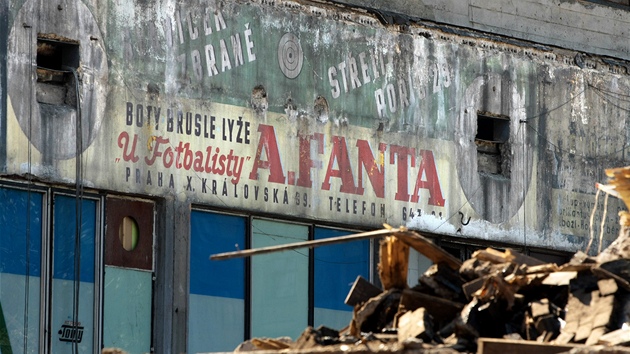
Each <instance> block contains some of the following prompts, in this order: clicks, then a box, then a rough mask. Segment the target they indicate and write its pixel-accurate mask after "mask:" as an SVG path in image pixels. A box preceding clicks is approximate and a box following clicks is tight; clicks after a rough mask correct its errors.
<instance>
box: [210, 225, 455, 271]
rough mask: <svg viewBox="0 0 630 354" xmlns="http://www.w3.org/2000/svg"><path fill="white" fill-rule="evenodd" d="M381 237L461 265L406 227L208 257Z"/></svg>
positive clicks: (429, 255)
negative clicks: (388, 237) (391, 238)
mask: <svg viewBox="0 0 630 354" xmlns="http://www.w3.org/2000/svg"><path fill="white" fill-rule="evenodd" d="M383 236H396V237H397V238H399V239H400V240H401V241H403V242H404V243H406V244H407V245H409V247H411V248H413V249H415V250H416V251H418V252H420V253H421V254H423V255H424V256H425V257H427V258H428V259H430V260H431V261H433V263H445V264H447V265H448V266H449V267H451V268H452V269H459V267H460V266H461V265H462V262H461V261H460V260H459V259H457V258H455V257H454V256H453V255H451V254H450V253H448V252H446V251H445V250H443V249H442V248H440V247H439V246H437V245H435V244H434V243H433V242H431V240H429V239H427V238H425V237H423V236H421V235H420V234H419V233H417V232H415V231H409V230H407V228H406V227H399V228H391V229H389V228H388V229H382V230H375V231H367V232H361V233H358V234H353V235H346V236H338V237H331V238H326V239H321V240H311V241H303V242H296V243H290V244H285V245H278V246H269V247H261V248H254V249H248V250H241V251H234V252H225V253H218V254H214V255H212V256H210V259H212V260H221V259H230V258H239V257H250V256H254V255H258V254H264V253H272V252H280V251H288V250H293V249H297V248H303V247H308V248H314V247H319V246H325V245H333V244H338V243H344V242H351V241H357V240H365V239H371V238H377V237H383Z"/></svg>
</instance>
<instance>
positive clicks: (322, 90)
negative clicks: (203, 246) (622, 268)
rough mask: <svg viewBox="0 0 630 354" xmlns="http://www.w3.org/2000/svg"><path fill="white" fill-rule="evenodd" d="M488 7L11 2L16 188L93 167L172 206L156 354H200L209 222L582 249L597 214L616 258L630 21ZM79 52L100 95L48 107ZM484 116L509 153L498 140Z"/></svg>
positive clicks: (9, 159) (160, 281) (82, 69)
mask: <svg viewBox="0 0 630 354" xmlns="http://www.w3.org/2000/svg"><path fill="white" fill-rule="evenodd" d="M481 3H482V2H481V1H470V2H468V3H464V4H460V2H455V1H454V2H451V3H448V2H446V3H444V2H440V4H441V5H438V3H437V2H435V3H430V4H428V3H427V2H425V3H424V5H423V6H416V4H415V3H414V4H411V3H406V2H396V1H394V2H387V3H384V5H383V4H381V3H379V5H383V6H385V10H387V11H390V12H399V13H406V14H410V15H411V16H413V17H418V18H424V19H428V20H432V21H436V22H448V23H450V24H453V25H460V26H463V27H462V28H458V29H454V28H453V27H445V26H437V25H436V24H435V23H424V22H418V23H412V22H408V23H406V25H404V26H400V23H398V24H383V21H382V20H383V19H384V18H385V17H388V16H389V14H387V13H386V14H385V17H383V16H382V15H381V16H376V15H374V16H373V15H370V14H367V13H366V12H364V11H359V10H357V11H355V10H352V9H346V8H340V7H335V6H329V5H325V4H324V5H322V4H319V3H318V4H311V3H298V2H293V1H269V0H261V1H254V2H219V1H216V2H215V1H209V0H208V1H205V0H197V1H186V2H179V1H174V0H163V1H154V2H148V1H136V2H119V1H96V0H94V1H85V2H76V1H66V2H62V3H61V4H56V3H55V4H52V3H50V2H49V1H43V0H42V1H37V0H27V1H18V0H14V1H10V4H9V7H8V9H7V8H6V7H4V8H3V7H0V14H2V13H3V11H4V12H7V11H8V12H9V16H8V17H7V16H1V17H0V44H3V41H6V42H7V43H6V45H3V46H2V47H0V58H1V59H2V60H3V61H2V64H3V65H2V66H1V67H0V82H2V83H3V85H2V86H1V88H2V96H0V97H2V102H0V108H1V109H2V110H1V111H0V112H2V117H1V118H2V120H1V122H2V129H3V130H0V138H3V139H5V140H6V141H3V144H2V145H1V146H0V155H2V151H3V150H2V149H5V150H6V154H5V155H4V156H6V162H5V163H4V169H5V173H4V174H3V176H4V177H7V178H12V177H14V176H22V177H24V176H26V174H27V173H32V174H33V175H34V176H35V178H36V179H37V180H39V181H42V182H44V183H47V184H55V185H57V184H61V185H66V186H72V184H73V183H75V182H77V181H76V174H75V173H76V171H77V166H80V167H82V170H83V174H82V177H81V179H80V182H81V183H82V184H83V185H85V186H86V187H87V188H88V189H93V190H96V191H99V192H105V193H109V192H112V193H116V194H128V195H140V196H143V197H149V198H152V199H155V200H157V213H158V214H157V215H158V216H157V226H156V230H157V231H156V233H157V235H156V262H157V264H156V269H157V273H156V277H157V279H156V293H155V294H156V295H155V308H156V317H155V318H156V324H155V327H154V329H155V332H154V333H156V338H155V341H154V342H155V345H156V352H173V353H176V352H177V353H178V352H184V351H185V350H186V318H187V312H186V311H187V289H188V279H187V277H186V276H185V274H187V267H188V264H189V263H188V261H189V260H188V247H189V240H188V235H189V220H188V217H189V213H190V208H191V205H203V206H204V207H209V208H216V209H222V210H235V211H238V212H239V213H251V214H256V215H265V216H272V217H280V218H289V219H298V220H309V221H310V222H317V223H324V224H331V223H334V224H336V225H340V224H341V225H345V226H348V227H359V228H377V227H380V226H381V225H382V223H389V224H393V225H401V224H404V225H407V226H409V227H412V228H415V229H417V230H420V231H422V232H426V233H434V234H442V235H449V236H453V237H457V238H460V239H462V240H463V241H470V240H472V241H474V240H489V241H497V242H506V243H512V244H517V245H523V246H535V247H541V248H554V249H559V250H564V251H576V250H578V249H582V248H583V247H584V246H585V244H586V243H587V241H588V238H589V236H590V229H591V226H590V225H589V224H588V220H589V216H590V214H591V211H592V210H593V209H595V216H596V217H595V220H596V224H595V225H594V228H595V229H597V230H599V228H600V227H601V225H602V223H603V230H604V234H603V237H604V242H605V243H609V242H611V241H612V240H613V239H614V238H615V237H616V236H617V234H618V223H617V221H616V211H618V210H620V209H621V208H622V207H623V206H622V204H621V203H620V202H619V201H617V200H610V201H608V202H607V203H604V202H603V198H600V199H599V201H598V202H596V201H595V182H604V181H605V176H604V169H605V168H609V167H617V166H623V165H626V164H627V163H628V156H627V154H626V149H627V148H628V146H629V145H630V144H629V142H630V137H629V136H628V133H627V132H628V131H630V129H628V128H630V118H629V117H628V114H627V112H628V111H629V110H630V100H629V99H628V94H627V92H628V89H629V87H630V77H629V76H628V72H627V70H626V66H627V62H625V61H622V60H617V61H610V60H609V59H608V58H605V57H601V56H597V55H595V54H598V53H599V54H606V55H613V54H611V53H623V52H625V51H626V49H624V48H623V46H626V45H628V44H627V43H626V42H627V41H621V40H617V41H616V42H614V43H613V41H612V38H613V37H615V36H616V35H623V33H622V31H624V30H625V29H624V26H617V25H619V24H620V23H622V20H623V16H622V15H623V14H625V13H623V12H620V11H621V10H619V9H614V8H609V7H602V6H599V5H593V4H591V3H582V2H560V3H555V2H548V3H546V5H547V7H546V8H547V9H549V8H550V7H553V8H554V9H556V8H557V9H558V11H559V12H555V11H545V7H542V6H541V4H542V2H521V3H519V5H515V4H513V5H511V6H504V7H499V8H498V9H496V11H494V12H492V11H491V10H492V9H491V8H489V7H488V6H487V5H485V7H484V5H482V4H481ZM368 4H369V3H368ZM484 4H485V2H484ZM521 4H522V5H521ZM363 5H364V4H362V6H363ZM412 5H413V6H412ZM520 6H524V7H523V8H521V7H520ZM411 10H413V11H411ZM416 11H418V12H416ZM565 13H573V14H574V15H575V16H576V17H568V18H567V17H565V16H566V15H565ZM490 14H494V16H491V15H490ZM497 14H498V15H497ZM514 14H519V15H521V14H522V15H523V17H522V18H519V19H517V20H511V19H510V18H511V17H510V16H511V15H514ZM596 14H597V16H602V17H606V18H607V19H608V20H607V21H606V25H607V26H611V27H610V30H602V31H601V32H597V33H595V32H594V31H593V30H592V29H594V28H595V27H590V26H591V25H590V24H591V23H594V22H595V16H596ZM543 15H544V16H543ZM545 16H546V17H545ZM582 17H584V18H582ZM7 18H8V20H7ZM541 18H542V19H544V20H540V19H541ZM560 18H562V19H563V21H565V22H563V23H566V24H567V25H566V26H567V27H563V28H566V29H567V30H566V31H553V30H551V29H550V26H551V25H549V26H546V25H544V24H542V22H545V21H547V23H555V22H557V23H560V21H559V19H560ZM578 18H580V19H582V21H581V22H580V21H578ZM585 19H590V20H589V21H584V20H585ZM390 20H391V21H390ZM7 21H8V23H7ZM388 21H389V22H396V21H394V20H393V18H390V19H389V20H388ZM540 21H542V22H540ZM615 21H617V22H615ZM386 22H387V21H386ZM512 23H516V24H519V25H518V29H517V30H516V31H514V30H509V31H508V29H507V27H509V25H510V24H512ZM576 23H583V27H584V28H585V29H584V30H582V29H579V30H578V29H574V30H569V27H568V26H569V25H570V24H576ZM24 24H27V25H28V26H30V27H24ZM3 26H4V27H3ZM615 26H617V27H615ZM3 28H6V29H3ZM464 28H468V29H470V28H474V29H477V30H480V31H489V32H493V33H498V34H505V35H508V34H510V33H513V34H515V35H518V34H519V33H521V34H522V36H519V37H520V38H521V39H527V40H536V41H537V42H539V43H530V42H523V41H519V40H518V39H513V38H512V39H508V38H502V37H499V36H496V35H493V34H492V33H487V32H480V31H470V30H464ZM580 28H582V25H580ZM614 28H619V29H618V31H619V32H615V31H614V30H613V29H614ZM563 33H564V34H563ZM7 34H8V38H7ZM38 34H40V38H39V40H40V42H41V41H42V40H43V42H45V43H43V45H42V46H41V47H40V46H38V44H37V43H38V38H37V36H38ZM528 36H529V37H528ZM606 36H608V37H606ZM59 41H61V42H63V43H65V44H64V45H67V46H68V48H70V49H69V50H71V51H72V50H74V51H76V53H78V55H79V57H80V63H79V66H78V68H77V70H76V71H77V76H78V78H79V84H78V85H77V84H76V82H75V81H74V80H73V79H72V76H73V74H72V73H66V74H67V76H63V77H62V78H61V80H62V82H65V84H63V85H57V86H56V87H55V88H54V89H52V91H50V90H47V87H48V86H45V87H43V88H41V89H33V87H34V86H37V85H39V84H41V82H42V81H44V82H45V83H46V84H50V82H57V81H55V80H56V79H55V75H56V74H55V75H53V74H54V73H53V74H50V72H48V74H50V75H52V76H46V75H48V74H46V73H44V74H40V73H38V72H37V70H35V67H36V63H37V56H38V53H41V54H42V55H43V54H44V52H43V51H40V50H43V49H45V48H46V44H48V45H52V46H53V47H54V46H55V45H56V44H55V43H57V42H59ZM77 43H78V44H79V45H78V46H76V44H77ZM540 43H543V44H540ZM579 43H581V44H582V45H583V46H582V47H579V46H578V44H579ZM40 44H41V43H40ZM550 45H559V46H561V47H563V48H555V47H552V46H550ZM73 46H74V47H73ZM599 46H601V48H599ZM64 48H66V47H64ZM571 48H573V49H575V50H571ZM584 51H586V52H587V53H586V54H584V53H583V52H584ZM606 51H608V52H606ZM609 52H610V53H609ZM5 53H6V54H5ZM613 56H616V57H625V56H624V55H613ZM5 57H6V59H4V58H5ZM4 61H6V65H5V64H4ZM62 69H64V68H63V67H62ZM64 70H65V69H64ZM40 75H41V76H40ZM64 75H65V74H64ZM38 77H39V78H40V79H39V82H38V81H37V80H38V79H37V78H38ZM63 80H66V81H63ZM5 82H6V83H5ZM61 91H63V92H62V94H59V96H55V98H54V100H53V103H51V101H48V98H46V97H44V96H46V95H47V94H50V95H53V94H55V95H56V94H57V93H59V92H61ZM64 92H65V93H64ZM77 92H78V94H79V95H78V97H79V99H78V101H77V100H76V99H73V98H72V95H73V93H74V94H76V93H77ZM75 97H76V96H75ZM5 111H6V112H5ZM484 117H485V118H484ZM484 119H486V120H487V122H490V123H491V125H492V124H496V126H497V127H499V128H501V129H497V130H503V131H505V134H504V135H501V134H498V133H497V135H493V134H494V133H493V134H490V135H488V136H484V137H482V138H479V132H480V131H486V133H488V132H490V131H492V132H494V131H495V130H494V129H490V128H488V127H484V126H483V124H480V123H479V122H480V120H481V121H483V120H484ZM5 129H6V132H7V133H6V134H3V132H4V131H5ZM488 134H489V133H488ZM497 142H498V143H499V144H500V146H499V145H496V144H497ZM487 144H489V146H486V145H487ZM498 146H499V147H498ZM481 148H484V149H485V148H488V149H489V150H495V151H498V152H497V153H496V154H494V155H492V156H487V155H480V152H479V151H480V149H481ZM493 159H494V161H500V162H499V163H496V162H493ZM605 215H606V218H605V219H604V216H605ZM165 333H167V334H168V335H163V334H165Z"/></svg>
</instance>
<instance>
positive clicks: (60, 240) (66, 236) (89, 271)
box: [53, 195, 96, 283]
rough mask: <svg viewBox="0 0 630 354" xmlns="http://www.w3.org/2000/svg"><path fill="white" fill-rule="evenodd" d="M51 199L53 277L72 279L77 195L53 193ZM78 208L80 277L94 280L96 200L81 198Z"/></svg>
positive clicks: (83, 280)
mask: <svg viewBox="0 0 630 354" xmlns="http://www.w3.org/2000/svg"><path fill="white" fill-rule="evenodd" d="M54 199H55V200H54V219H55V220H54V230H55V232H54V237H53V243H54V251H53V257H54V258H53V259H54V262H53V278H55V279H64V280H74V276H75V275H74V258H75V257H74V254H75V234H76V222H77V213H76V210H77V204H76V199H75V197H69V196H64V195H55V198H54ZM81 211H82V212H81V221H82V223H81V239H80V241H81V248H80V251H81V262H80V272H81V274H80V280H81V281H82V282H89V283H94V237H95V235H96V201H95V200H91V199H83V202H82V204H81Z"/></svg>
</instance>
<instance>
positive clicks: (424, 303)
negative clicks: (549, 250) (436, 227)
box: [237, 168, 630, 354]
mask: <svg viewBox="0 0 630 354" xmlns="http://www.w3.org/2000/svg"><path fill="white" fill-rule="evenodd" d="M606 172H607V173H608V175H609V176H610V177H612V178H613V179H612V182H611V184H609V185H606V186H598V187H599V188H600V189H602V190H606V188H608V191H607V192H608V193H610V194H612V193H611V191H616V192H618V193H620V194H622V196H621V197H623V195H625V194H629V195H630V183H627V182H626V181H627V180H628V179H629V177H630V168H623V169H614V170H607V171H606ZM626 186H627V187H626ZM629 199H630V197H629ZM620 221H621V222H620V223H621V225H622V227H621V232H620V235H619V237H618V238H617V240H615V241H614V242H613V243H612V244H611V245H610V246H609V247H608V248H606V249H605V250H604V251H603V252H601V253H599V255H598V256H595V257H591V256H588V255H587V254H586V253H583V252H577V253H576V254H575V255H574V256H573V258H572V259H571V260H570V261H569V262H568V263H566V264H562V265H557V264H553V263H551V264H550V263H544V262H542V261H540V260H538V259H535V258H532V257H529V256H526V255H524V254H520V253H518V252H515V251H513V250H510V249H506V250H503V251H500V250H496V249H492V248H488V249H485V250H478V251H476V252H475V253H474V254H473V255H472V257H471V258H470V259H468V260H466V261H465V262H463V263H462V262H460V261H459V260H458V259H456V258H454V257H453V256H451V255H450V254H448V253H447V252H446V251H444V250H443V249H441V248H440V247H438V246H436V245H435V244H433V243H432V242H431V241H430V240H428V239H426V238H424V237H422V236H421V235H419V234H417V233H415V232H412V231H409V230H406V229H405V228H398V229H392V230H391V235H389V236H387V237H385V238H384V239H383V240H382V241H381V250H380V263H379V278H380V280H381V284H382V285H383V288H382V289H380V288H378V287H376V286H375V285H373V284H371V283H370V282H368V281H367V280H365V279H363V278H361V277H358V278H357V279H356V281H355V283H354V285H353V287H352V289H351V291H350V293H349V294H348V296H347V298H346V301H345V302H346V304H348V305H350V306H353V308H354V312H353V318H352V321H351V323H350V324H349V325H348V327H346V328H344V329H342V330H340V331H337V330H333V329H330V328H326V327H320V328H317V329H314V328H307V329H306V330H305V331H304V332H303V334H302V336H301V337H300V338H298V339H297V340H296V341H291V340H286V339H284V340H282V341H279V340H273V339H265V338H260V339H255V340H251V341H248V343H247V345H241V347H239V348H238V349H237V351H246V350H270V351H275V352H277V351H278V350H281V351H286V352H319V351H324V352H339V353H343V352H353V353H358V352H366V353H368V352H379V351H380V352H390V353H391V352H396V353H404V352H422V353H458V352H467V353H472V352H476V353H479V354H483V353H485V354H490V353H493V354H494V353H502V354H505V353H531V352H537V353H539V354H542V353H596V352H597V353H630V214H629V213H627V212H621V213H620ZM589 246H590V243H589ZM409 247H411V248H414V249H416V250H417V251H419V252H420V253H422V254H423V255H425V256H426V257H427V258H429V259H430V260H431V261H433V265H432V266H431V267H430V268H429V269H428V270H427V271H426V272H425V273H424V274H423V275H422V276H421V277H420V279H419V281H418V284H417V285H415V286H413V287H411V288H410V287H408V285H407V262H408V254H409ZM587 252H588V249H587ZM279 343H281V344H279ZM244 344H245V343H244Z"/></svg>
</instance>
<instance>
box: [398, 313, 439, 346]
mask: <svg viewBox="0 0 630 354" xmlns="http://www.w3.org/2000/svg"><path fill="white" fill-rule="evenodd" d="M433 336H434V334H433V323H432V321H431V316H430V315H429V313H428V311H427V310H426V309H425V308H424V307H420V308H418V309H416V310H414V311H408V312H406V313H405V314H403V315H402V316H400V318H399V319H398V342H403V341H404V340H406V339H409V338H420V339H422V340H423V341H425V342H427V343H430V342H431V341H432V340H433Z"/></svg>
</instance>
